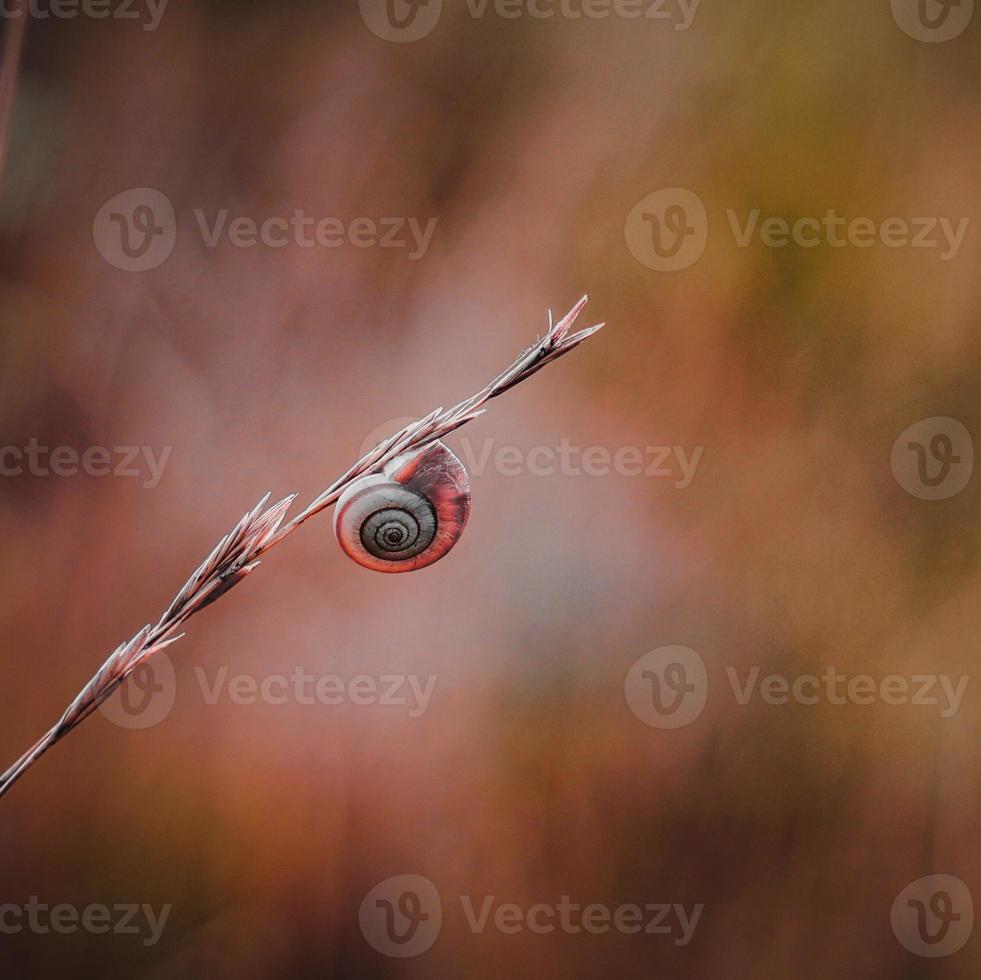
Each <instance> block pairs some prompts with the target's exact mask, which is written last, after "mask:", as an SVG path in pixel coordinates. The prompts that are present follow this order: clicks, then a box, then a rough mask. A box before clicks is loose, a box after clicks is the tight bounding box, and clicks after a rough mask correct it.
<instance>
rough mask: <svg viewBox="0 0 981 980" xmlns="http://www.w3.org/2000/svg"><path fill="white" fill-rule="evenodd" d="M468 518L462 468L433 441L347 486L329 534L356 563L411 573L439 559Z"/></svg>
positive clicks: (465, 478) (467, 492) (466, 484)
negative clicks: (332, 529)
mask: <svg viewBox="0 0 981 980" xmlns="http://www.w3.org/2000/svg"><path fill="white" fill-rule="evenodd" d="M469 516H470V480H469V478H468V476H467V471H466V469H465V468H464V466H463V463H461V462H460V460H459V459H458V458H457V457H456V456H455V455H454V454H453V453H452V452H451V451H450V450H449V449H448V448H447V447H446V446H445V445H444V444H443V443H442V442H434V443H431V444H430V445H428V446H425V447H424V448H423V449H421V450H418V451H416V452H412V453H406V454H404V455H402V456H399V457H397V458H396V459H393V460H392V461H391V462H390V463H389V464H388V465H387V466H386V467H385V468H384V470H382V472H381V473H374V474H372V475H370V476H365V477H362V478H361V479H360V480H357V481H356V482H355V483H353V484H352V485H351V486H350V487H348V489H347V490H345V491H344V493H343V494H342V495H341V497H340V499H339V500H338V501H337V507H336V509H335V511H334V533H335V534H336V535H337V540H338V542H339V543H340V545H341V548H342V549H343V550H344V552H345V553H346V554H347V555H348V556H349V557H351V558H352V559H354V561H356V562H357V563H358V564H359V565H363V566H364V567H365V568H371V569H373V570H375V571H379V572H411V571H414V570H415V569H417V568H425V566H426V565H431V564H432V563H433V562H435V561H439V559H440V558H442V557H443V556H444V555H445V554H446V553H447V552H448V551H449V550H450V548H452V547H453V545H454V544H456V542H457V541H458V540H459V538H460V535H461V534H462V533H463V528H464V526H465V525H466V523H467V519H468V517H469Z"/></svg>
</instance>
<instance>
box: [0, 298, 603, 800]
mask: <svg viewBox="0 0 981 980" xmlns="http://www.w3.org/2000/svg"><path fill="white" fill-rule="evenodd" d="M586 299H587V297H585V296H583V298H582V299H580V300H579V302H578V303H576V305H575V306H574V307H573V308H572V309H571V310H570V311H569V312H568V313H567V314H566V315H565V316H564V317H563V318H562V319H561V320H560V321H559V322H558V323H556V324H554V325H552V324H551V323H550V326H549V330H548V332H547V333H546V334H545V336H544V337H543V338H541V339H540V340H538V341H536V342H535V343H534V344H533V345H532V346H531V347H529V348H528V349H527V350H525V351H523V352H522V353H521V354H520V355H519V356H518V357H517V359H516V360H515V361H514V363H513V364H512V365H511V366H510V367H509V368H507V370H505V371H503V372H502V373H501V374H499V375H498V376H497V377H496V378H495V379H494V380H493V381H492V382H491V383H490V384H489V385H487V386H486V387H485V388H483V389H482V390H480V391H478V392H477V394H475V395H473V396H472V397H471V398H468V399H466V400H465V401H462V402H460V404H458V405H455V406H454V407H453V408H450V409H447V410H445V411H444V410H443V409H442V408H437V409H436V410H435V411H433V412H430V413H429V415H427V416H425V417H424V418H421V419H419V420H418V421H416V422H412V423H410V424H409V425H407V426H405V427H404V428H403V429H401V430H400V431H399V432H396V433H395V435H393V436H391V437H389V438H388V439H386V440H384V441H383V442H381V443H380V444H379V445H377V446H376V447H375V448H374V449H372V450H371V451H370V452H369V453H367V454H366V455H365V456H363V457H362V458H361V459H359V460H358V462H357V463H355V464H354V465H353V466H352V467H351V468H350V469H349V470H348V471H347V472H346V473H345V474H344V475H343V476H341V477H339V478H338V479H337V480H335V481H334V482H333V483H332V484H331V485H330V486H329V487H328V488H327V489H326V490H324V492H323V493H321V494H320V496H319V497H317V498H316V500H314V501H313V502H312V503H311V504H309V505H308V506H307V507H306V508H305V509H304V510H302V511H301V512H300V513H299V514H297V515H296V516H295V517H293V518H292V519H291V520H289V521H286V523H284V519H285V518H286V514H287V512H288V511H289V509H290V506H291V505H292V504H293V501H294V500H295V499H296V496H297V495H296V494H290V496H288V497H284V498H283V499H282V500H280V501H279V502H278V503H275V504H273V505H272V506H271V507H267V506H266V503H267V501H268V500H269V494H266V496H265V497H263V498H262V500H260V501H259V503H258V504H256V506H255V507H254V508H253V509H252V510H251V511H249V512H248V513H247V514H245V515H244V516H243V517H242V519H241V520H240V521H239V522H238V524H237V525H236V526H235V529H234V530H233V531H232V532H231V533H230V534H227V535H225V537H223V538H222V539H221V540H220V541H219V542H218V544H217V546H216V547H215V549H214V551H212V552H211V554H210V555H209V556H208V557H207V558H206V559H205V560H204V561H203V562H202V563H201V565H200V566H199V567H198V569H197V570H196V571H195V572H194V574H193V575H191V577H190V578H189V579H188V580H187V582H185V584H184V587H183V588H182V589H181V590H180V592H178V593H177V595H176V596H175V598H174V601H173V602H171V604H170V606H169V607H168V609H167V611H166V612H165V613H164V614H163V615H162V616H161V617H160V620H159V621H158V622H157V624H156V626H150V625H149V624H148V625H146V626H144V627H143V629H141V630H140V631H139V632H138V633H137V634H136V636H134V637H133V638H132V639H131V640H128V641H126V642H125V643H122V644H120V646H119V647H117V648H116V649H115V650H114V651H113V653H112V654H111V655H110V657H109V659H108V660H106V662H105V663H104V664H103V665H102V666H101V667H100V668H99V670H98V672H97V673H96V674H95V676H94V677H93V678H92V679H91V680H90V681H89V682H88V684H86V685H85V687H84V688H83V689H82V690H81V691H80V692H79V693H78V695H77V696H76V698H75V700H74V701H72V703H71V704H70V705H69V706H68V708H67V710H66V711H65V713H64V714H63V715H62V716H61V718H60V719H59V721H58V722H57V723H56V724H55V725H53V726H52V727H51V728H50V729H49V730H48V731H47V732H46V733H45V734H44V735H42V736H41V738H40V739H38V741H37V742H35V744H34V745H33V746H31V748H30V749H28V750H27V751H26V752H25V753H24V754H23V755H22V756H21V757H20V758H19V759H18V760H17V761H16V762H15V763H14V764H13V765H12V766H11V767H10V768H9V769H8V770H7V771H6V772H5V773H4V774H3V775H2V776H0V796H3V795H4V793H6V792H7V791H8V790H9V789H10V787H11V786H12V785H13V784H14V783H15V782H16V781H17V779H19V778H20V777H21V776H22V775H23V774H24V773H25V772H26V771H27V770H28V769H29V768H30V767H31V766H32V765H33V764H34V763H35V762H36V761H37V760H38V759H39V758H40V757H41V756H42V755H43V754H44V753H45V752H46V751H47V750H48V749H49V748H51V746H52V745H54V744H55V743H56V742H58V741H60V740H61V739H62V738H64V737H65V735H67V734H68V733H69V732H70V731H71V730H72V729H73V728H75V727H76V726H77V725H79V724H80V723H81V722H82V721H84V720H85V719H86V718H87V717H88V716H89V715H90V714H92V712H93V711H95V710H96V709H97V708H98V707H99V705H101V704H102V703H103V702H104V701H105V700H106V699H107V698H108V697H110V695H112V694H113V692H114V691H115V690H116V689H117V688H118V687H119V686H120V685H121V684H122V683H123V681H124V680H126V678H127V677H129V675H130V674H132V673H133V671H134V670H136V668H137V667H139V666H140V665H141V664H143V663H145V662H146V661H147V660H149V659H150V657H152V656H153V655H154V654H155V653H157V651H159V650H162V649H164V647H167V646H169V645H170V644H171V643H174V642H175V641H176V640H179V639H180V638H181V636H183V634H177V635H175V631H176V630H177V629H178V628H179V627H180V626H182V625H183V624H184V622H185V621H186V620H188V619H189V618H190V617H191V616H193V615H194V613H196V612H198V611H199V610H201V609H204V607H205V606H208V605H210V604H211V603H212V602H214V601H215V600H216V599H219V598H220V597H221V596H223V595H224V594H225V593H226V592H227V591H228V590H229V589H231V588H232V587H233V586H235V585H237V584H238V583H239V582H241V581H242V579H244V578H245V577H246V576H247V575H248V574H249V573H250V572H253V571H255V569H256V567H257V566H258V564H259V559H260V557H261V556H262V555H264V554H265V553H266V552H267V551H269V549H270V548H272V547H273V546H274V545H277V544H279V542H280V541H282V540H283V539H284V538H285V537H287V536H288V535H290V534H292V533H293V532H294V531H295V530H296V529H297V528H298V527H299V526H300V525H301V524H302V523H303V522H304V521H307V520H309V519H310V518H311V517H313V516H314V515H315V514H319V513H320V512H321V511H322V510H325V509H326V508H328V507H330V506H331V505H332V504H334V503H335V502H336V501H337V499H338V497H340V495H341V494H342V493H343V492H344V490H345V489H346V488H347V486H348V485H349V484H350V483H351V482H353V481H354V480H357V479H358V478H359V477H361V476H364V475H365V474H368V473H374V472H376V471H378V470H380V469H381V468H382V467H383V466H384V465H385V464H386V463H387V462H388V461H389V460H391V459H394V458H395V457H396V456H398V455H400V454H401V453H404V452H407V451H408V450H411V449H421V448H422V447H423V446H425V445H428V444H429V443H431V442H434V441H435V440H437V439H442V438H443V437H444V436H446V435H448V434H449V433H451V432H453V431H454V430H455V429H458V428H460V426H462V425H464V424H466V423H467V422H470V421H472V420H473V419H475V418H477V417H478V416H480V415H483V413H484V411H485V409H484V408H483V407H482V406H483V405H484V404H485V403H486V402H488V401H490V400H491V399H492V398H496V397H497V396H498V395H501V394H503V393H504V392H505V391H507V390H508V389H510V388H513V387H514V386H515V385H517V384H520V383H521V382H522V381H525V380H526V379H528V378H530V377H531V376H532V375H533V374H535V373H536V372H538V371H540V370H541V369H542V368H543V367H545V365H546V364H549V363H550V362H551V361H554V360H556V359H557V358H559V357H561V356H562V355H563V354H567V353H569V351H571V350H572V349H573V348H575V347H577V346H578V345H579V344H580V343H582V341H584V340H585V339H586V338H587V337H589V336H591V335H592V334H594V333H596V331H597V330H599V329H600V328H601V327H602V326H603V324H598V325H597V326H594V327H590V328H589V329H587V330H582V331H580V332H578V333H575V334H570V333H569V330H570V328H571V327H572V325H573V323H574V322H575V320H576V317H577V316H578V315H579V313H580V312H581V311H582V308H583V307H584V306H585V305H586Z"/></svg>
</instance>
